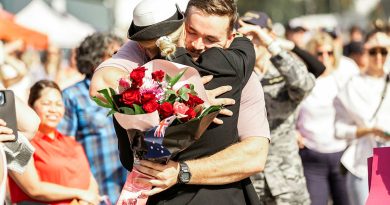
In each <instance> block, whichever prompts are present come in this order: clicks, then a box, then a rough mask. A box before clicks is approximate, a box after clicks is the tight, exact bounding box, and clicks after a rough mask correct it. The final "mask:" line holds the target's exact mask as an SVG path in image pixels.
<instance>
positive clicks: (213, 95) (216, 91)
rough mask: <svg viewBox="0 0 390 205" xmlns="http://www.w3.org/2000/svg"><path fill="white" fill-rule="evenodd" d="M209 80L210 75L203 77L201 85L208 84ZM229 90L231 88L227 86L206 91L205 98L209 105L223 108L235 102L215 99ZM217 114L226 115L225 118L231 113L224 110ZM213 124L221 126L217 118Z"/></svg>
mask: <svg viewBox="0 0 390 205" xmlns="http://www.w3.org/2000/svg"><path fill="white" fill-rule="evenodd" d="M211 79H213V76H212V75H208V76H203V77H202V82H203V84H206V83H208V82H210V81H211ZM230 90H232V86H229V85H225V86H221V87H218V88H215V89H213V90H206V94H207V98H208V100H209V102H210V104H211V105H224V106H225V105H234V104H235V103H236V101H235V100H233V99H231V98H216V97H217V96H219V95H222V94H224V93H226V92H228V91H230ZM219 114H221V115H226V116H232V115H233V112H232V111H230V110H228V109H226V108H225V109H222V110H221V111H220V112H219ZM213 122H214V123H216V124H219V125H221V124H223V121H222V120H220V119H218V118H214V121H213Z"/></svg>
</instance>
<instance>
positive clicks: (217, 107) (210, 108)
mask: <svg viewBox="0 0 390 205" xmlns="http://www.w3.org/2000/svg"><path fill="white" fill-rule="evenodd" d="M221 109H222V106H221V105H212V106H210V107H208V108H207V109H205V110H203V112H202V114H201V115H199V116H198V118H199V119H200V118H202V117H203V116H205V115H207V114H209V113H212V112H215V111H220V110H221Z"/></svg>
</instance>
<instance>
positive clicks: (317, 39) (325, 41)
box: [306, 32, 341, 68]
mask: <svg viewBox="0 0 390 205" xmlns="http://www.w3.org/2000/svg"><path fill="white" fill-rule="evenodd" d="M324 45H330V46H332V50H333V56H334V63H333V64H334V65H333V67H334V68H337V67H338V64H339V61H340V57H341V56H340V53H339V52H338V49H337V48H336V44H335V42H334V40H333V38H332V37H331V36H330V35H329V34H327V33H325V32H318V33H316V34H315V35H314V36H313V38H312V39H311V40H310V41H309V42H308V44H307V46H306V48H307V50H308V51H309V52H310V53H311V54H313V55H315V56H317V48H318V47H321V46H324Z"/></svg>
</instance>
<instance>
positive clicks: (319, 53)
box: [317, 51, 333, 56]
mask: <svg viewBox="0 0 390 205" xmlns="http://www.w3.org/2000/svg"><path fill="white" fill-rule="evenodd" d="M325 53H326V54H328V56H333V51H317V56H323V55H324V54H325Z"/></svg>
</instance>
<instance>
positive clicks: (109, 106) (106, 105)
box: [92, 96, 113, 108]
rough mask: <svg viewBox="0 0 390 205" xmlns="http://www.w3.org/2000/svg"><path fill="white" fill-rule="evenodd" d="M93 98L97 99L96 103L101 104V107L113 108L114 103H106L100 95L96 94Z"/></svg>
mask: <svg viewBox="0 0 390 205" xmlns="http://www.w3.org/2000/svg"><path fill="white" fill-rule="evenodd" d="M92 100H93V101H95V103H96V104H97V105H99V106H100V107H105V108H113V107H112V105H110V104H108V103H104V102H103V101H102V100H100V99H99V98H98V97H96V96H93V97H92Z"/></svg>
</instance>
